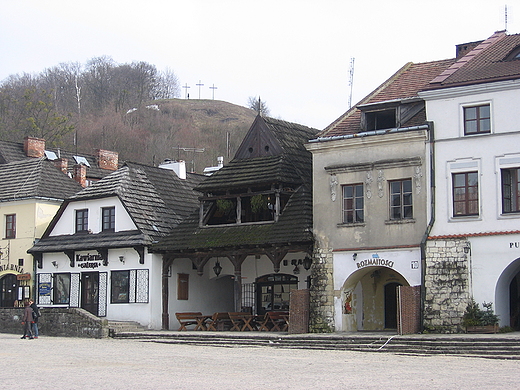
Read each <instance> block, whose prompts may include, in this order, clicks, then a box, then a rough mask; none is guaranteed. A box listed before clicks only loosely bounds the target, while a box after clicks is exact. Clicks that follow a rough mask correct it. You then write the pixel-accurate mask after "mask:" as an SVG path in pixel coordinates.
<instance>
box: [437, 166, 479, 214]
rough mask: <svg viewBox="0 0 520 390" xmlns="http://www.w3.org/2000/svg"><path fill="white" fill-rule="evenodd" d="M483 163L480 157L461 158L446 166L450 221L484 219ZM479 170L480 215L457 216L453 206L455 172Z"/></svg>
mask: <svg viewBox="0 0 520 390" xmlns="http://www.w3.org/2000/svg"><path fill="white" fill-rule="evenodd" d="M481 165H482V163H481V160H480V159H460V160H453V161H448V162H447V166H446V173H447V175H446V182H447V186H446V187H447V194H446V199H447V200H448V207H447V210H448V215H447V217H448V221H449V222H465V221H475V220H481V219H482V166H481ZM466 172H477V175H478V215H467V216H460V217H456V216H455V215H454V208H453V201H454V199H453V174H455V173H466Z"/></svg>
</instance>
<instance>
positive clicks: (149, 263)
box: [29, 163, 218, 329]
mask: <svg viewBox="0 0 520 390" xmlns="http://www.w3.org/2000/svg"><path fill="white" fill-rule="evenodd" d="M177 171H178V172H180V173H181V177H179V176H178V175H177V174H176V173H175V172H174V171H173V170H172V169H162V168H156V167H150V166H146V165H141V164H136V163H126V164H125V165H124V166H123V167H122V168H120V169H119V170H117V171H116V172H114V173H112V174H111V175H109V176H107V177H105V178H103V179H102V180H100V181H98V182H96V183H94V184H93V185H92V186H90V187H88V188H86V189H85V190H83V191H82V192H80V193H78V194H76V195H75V196H73V197H71V198H68V199H67V200H66V201H65V202H64V203H63V204H62V206H61V207H60V209H59V210H58V213H57V214H56V216H55V217H54V219H53V220H52V222H51V224H50V225H49V227H48V229H47V230H46V232H45V233H44V235H43V237H42V239H41V240H39V241H38V242H37V243H36V244H35V245H34V247H33V248H31V249H30V251H29V252H30V253H32V254H33V256H34V257H35V259H36V260H37V263H38V268H37V288H38V293H37V298H38V304H39V305H40V306H41V307H79V308H83V309H85V310H87V311H89V312H91V313H93V314H94V315H96V316H100V317H105V318H107V319H109V320H120V321H121V320H127V321H137V322H139V323H141V324H142V325H144V326H146V327H147V328H150V329H160V328H161V313H162V307H161V286H162V284H161V283H162V282H161V281H162V277H163V269H162V257H161V256H159V255H156V254H152V253H149V252H148V248H149V246H150V245H151V244H152V243H154V242H157V240H159V239H160V238H161V237H163V236H165V235H166V234H167V233H169V232H170V230H171V228H172V227H173V226H175V225H176V224H177V223H179V222H180V221H181V220H182V219H183V218H185V217H186V216H187V215H189V214H190V213H191V212H193V211H194V210H195V209H196V208H197V206H198V204H199V203H198V200H197V195H198V194H197V193H196V192H195V191H193V190H192V188H193V187H194V186H195V185H196V184H198V183H199V182H200V181H201V179H202V178H203V177H202V176H198V175H193V174H185V171H183V170H182V169H181V170H177ZM183 172H184V174H183V175H182V173H183ZM167 271H168V274H169V275H177V274H183V275H185V277H186V278H187V277H189V275H196V271H194V270H193V267H192V264H191V262H190V261H185V262H182V261H179V262H177V263H176V264H174V265H172V267H171V268H170V269H169V270H167ZM172 279H174V278H172ZM192 280H193V282H192V284H194V286H193V287H194V289H193V291H195V295H197V296H199V297H204V296H205V292H207V291H208V290H207V289H208V288H210V287H212V286H213V284H212V282H211V281H209V282H206V281H204V280H202V279H201V278H198V277H192ZM172 283H173V282H172ZM212 294H213V296H214V297H215V299H216V300H218V299H217V298H218V297H217V296H216V295H215V293H212ZM201 301H202V303H201V305H202V309H205V308H206V307H207V308H208V310H209V308H210V307H211V309H212V310H213V309H214V306H215V305H213V304H211V303H208V302H207V301H205V300H202V299H201ZM183 303H184V302H183V301H172V302H171V308H170V309H171V310H172V311H186V310H187V309H188V310H189V308H187V307H184V306H185V305H184V306H183ZM217 306H218V305H217ZM217 309H218V307H217Z"/></svg>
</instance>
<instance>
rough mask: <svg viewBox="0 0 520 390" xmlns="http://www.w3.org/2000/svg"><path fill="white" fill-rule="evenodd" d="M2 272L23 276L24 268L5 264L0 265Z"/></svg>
mask: <svg viewBox="0 0 520 390" xmlns="http://www.w3.org/2000/svg"><path fill="white" fill-rule="evenodd" d="M2 271H16V272H19V273H21V274H23V273H24V272H23V267H20V266H19V265H17V264H3V265H0V272H2Z"/></svg>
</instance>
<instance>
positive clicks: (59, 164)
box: [53, 158, 69, 174]
mask: <svg viewBox="0 0 520 390" xmlns="http://www.w3.org/2000/svg"><path fill="white" fill-rule="evenodd" d="M53 162H54V165H55V166H56V168H58V169H59V170H60V171H62V172H63V173H64V174H67V168H68V167H69V161H68V160H67V159H66V158H59V159H57V160H54V161H53Z"/></svg>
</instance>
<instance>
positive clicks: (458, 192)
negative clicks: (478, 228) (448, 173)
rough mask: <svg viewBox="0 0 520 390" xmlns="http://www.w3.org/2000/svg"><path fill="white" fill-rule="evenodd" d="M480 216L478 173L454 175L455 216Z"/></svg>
mask: <svg viewBox="0 0 520 390" xmlns="http://www.w3.org/2000/svg"><path fill="white" fill-rule="evenodd" d="M467 215H478V173H477V172H464V173H454V174H453V216H454V217H459V216H467Z"/></svg>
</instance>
